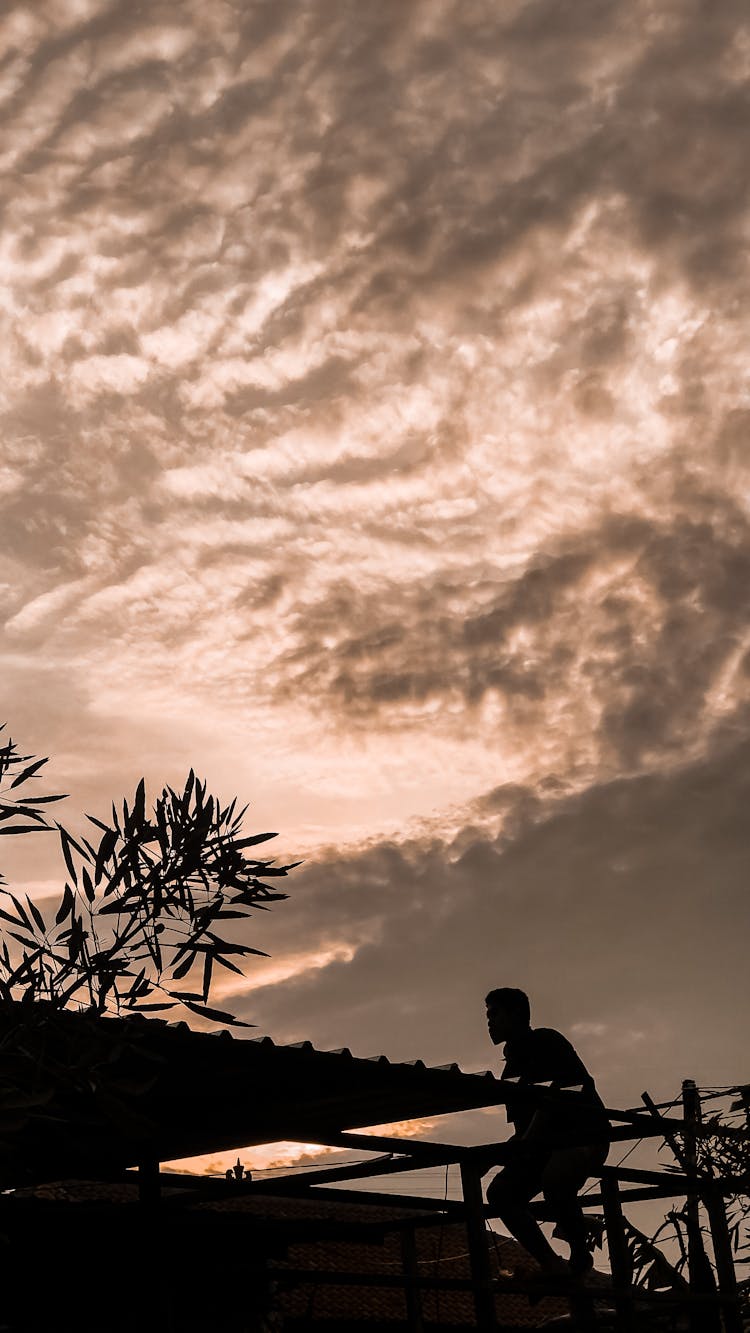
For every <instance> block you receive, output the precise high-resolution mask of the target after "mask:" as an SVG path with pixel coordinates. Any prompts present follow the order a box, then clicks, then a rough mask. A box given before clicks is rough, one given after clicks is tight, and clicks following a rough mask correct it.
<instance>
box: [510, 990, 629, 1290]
mask: <svg viewBox="0 0 750 1333" xmlns="http://www.w3.org/2000/svg"><path fill="white" fill-rule="evenodd" d="M485 1003H486V1005H487V1027H488V1029H489V1034H490V1037H491V1039H492V1041H493V1042H494V1044H495V1045H496V1046H497V1045H499V1044H500V1042H504V1043H505V1050H504V1055H505V1069H504V1070H503V1073H502V1079H503V1080H504V1081H507V1080H508V1079H513V1080H514V1081H515V1087H514V1090H513V1096H512V1098H510V1099H509V1101H508V1103H507V1107H506V1111H507V1116H508V1120H509V1122H510V1123H511V1124H512V1125H513V1129H514V1133H513V1135H512V1137H511V1138H510V1139H509V1140H508V1141H507V1143H506V1144H504V1145H503V1151H502V1155H500V1154H498V1155H497V1156H496V1157H495V1159H494V1161H495V1162H497V1161H498V1160H500V1161H501V1162H503V1163H505V1165H504V1166H503V1170H502V1171H500V1172H498V1174H497V1175H496V1176H495V1177H494V1179H493V1180H492V1181H491V1182H490V1185H489V1187H488V1190H487V1202H488V1203H489V1204H490V1205H491V1206H492V1208H493V1210H494V1212H495V1213H496V1214H497V1215H498V1216H499V1217H500V1219H501V1221H502V1222H504V1224H505V1226H506V1227H507V1228H508V1230H509V1231H510V1233H511V1235H513V1236H515V1238H516V1240H518V1241H519V1242H520V1243H521V1245H523V1247H524V1249H526V1250H528V1252H529V1254H531V1255H532V1256H533V1257H534V1258H535V1259H536V1260H537V1261H538V1262H539V1263H540V1264H541V1265H542V1267H543V1268H544V1269H546V1270H547V1271H548V1272H553V1273H554V1272H561V1271H571V1270H572V1271H573V1272H574V1273H584V1272H586V1271H587V1269H589V1268H590V1267H591V1265H592V1263H593V1260H592V1258H591V1254H590V1252H589V1248H588V1244H587V1230H586V1223H585V1220H584V1216H583V1212H582V1209H581V1205H580V1203H579V1201H578V1191H579V1190H580V1188H581V1186H582V1185H583V1184H584V1182H585V1181H586V1180H587V1179H588V1177H589V1176H593V1175H597V1174H598V1173H599V1172H600V1171H601V1168H602V1167H603V1165H604V1162H605V1161H606V1158H607V1152H608V1150H609V1120H608V1119H607V1114H606V1111H605V1109H604V1104H603V1102H602V1100H601V1097H600V1096H599V1094H598V1092H597V1091H596V1085H595V1083H594V1080H593V1078H592V1077H591V1075H590V1074H589V1072H588V1070H587V1068H586V1066H585V1065H584V1063H583V1061H582V1060H581V1058H580V1056H579V1055H578V1054H577V1053H576V1051H575V1050H574V1048H573V1047H572V1046H571V1044H570V1042H569V1041H568V1040H567V1038H565V1037H563V1035H562V1033H560V1032H556V1031H555V1030H554V1028H532V1026H531V1021H530V1020H531V1015H530V1009H529V1000H528V996H527V995H525V994H524V992H523V991H522V990H515V989H513V988H511V987H505V988H501V989H499V990H493V991H490V993H489V995H488V996H487V998H486V1001H485ZM537 1083H551V1085H552V1086H551V1089H550V1092H551V1093H554V1091H556V1090H558V1091H559V1090H560V1089H563V1088H571V1087H573V1088H578V1089H580V1091H577V1092H567V1093H565V1096H564V1098H563V1097H561V1098H559V1099H558V1100H556V1099H555V1098H554V1097H553V1096H551V1097H550V1099H549V1101H548V1102H547V1103H545V1102H544V1101H542V1103H541V1104H540V1099H539V1093H540V1092H543V1091H544V1090H543V1089H537V1091H536V1096H534V1095H529V1093H530V1089H531V1085H532V1084H537ZM540 1191H542V1192H543V1194H544V1197H545V1200H546V1202H547V1204H548V1206H549V1210H550V1212H551V1214H552V1216H553V1218H554V1221H555V1223H556V1229H555V1235H558V1236H560V1237H561V1238H562V1239H563V1240H566V1241H567V1242H568V1243H569V1245H570V1268H569V1269H568V1266H567V1265H565V1264H564V1261H563V1260H562V1259H561V1257H560V1256H559V1255H558V1254H556V1253H555V1251H554V1250H553V1249H552V1246H551V1245H550V1244H549V1242H548V1241H547V1239H546V1237H545V1235H544V1233H543V1232H542V1230H541V1228H540V1227H539V1224H538V1223H537V1221H536V1219H535V1217H534V1215H533V1213H532V1212H531V1209H530V1208H529V1203H530V1201H531V1199H533V1197H534V1195H535V1194H538V1193H539V1192H540Z"/></svg>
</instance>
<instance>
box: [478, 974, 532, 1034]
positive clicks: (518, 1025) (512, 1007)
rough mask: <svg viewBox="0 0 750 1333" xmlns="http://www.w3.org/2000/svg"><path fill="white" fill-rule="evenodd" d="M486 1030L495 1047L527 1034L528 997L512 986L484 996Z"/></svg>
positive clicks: (502, 987)
mask: <svg viewBox="0 0 750 1333" xmlns="http://www.w3.org/2000/svg"><path fill="white" fill-rule="evenodd" d="M484 1002H485V1004H486V1005H487V1028H488V1031H489V1034H490V1040H491V1041H492V1042H494V1044H495V1046H499V1045H500V1043H501V1042H505V1041H511V1040H512V1039H513V1037H518V1036H520V1035H521V1034H522V1033H524V1032H527V1031H528V1028H529V1024H530V1022H531V1010H530V1007H529V997H528V995H527V994H526V993H525V991H522V990H516V988H515V987H514V986H500V987H499V988H498V989H497V990H491V991H490V993H489V995H487V996H485V1001H484Z"/></svg>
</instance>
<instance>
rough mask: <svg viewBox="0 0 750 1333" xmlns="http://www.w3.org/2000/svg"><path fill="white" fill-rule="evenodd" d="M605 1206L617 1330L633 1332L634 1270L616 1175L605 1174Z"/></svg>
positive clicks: (618, 1331)
mask: <svg viewBox="0 0 750 1333" xmlns="http://www.w3.org/2000/svg"><path fill="white" fill-rule="evenodd" d="M602 1205H603V1208H604V1222H605V1225H606V1228H607V1248H608V1250H609V1266H610V1268H611V1270H612V1283H613V1286H614V1288H615V1327H616V1328H617V1333H633V1331H634V1330H635V1322H634V1316H633V1298H632V1295H631V1290H632V1281H633V1270H632V1265H631V1262H630V1254H629V1252H628V1245H627V1241H626V1239H625V1219H624V1217H623V1215H622V1205H621V1203H620V1189H619V1186H618V1183H617V1177H616V1176H614V1175H603V1176H602Z"/></svg>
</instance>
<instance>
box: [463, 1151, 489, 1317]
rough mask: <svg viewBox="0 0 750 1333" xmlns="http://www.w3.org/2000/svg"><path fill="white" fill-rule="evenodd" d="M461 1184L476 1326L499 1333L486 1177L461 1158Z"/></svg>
mask: <svg viewBox="0 0 750 1333" xmlns="http://www.w3.org/2000/svg"><path fill="white" fill-rule="evenodd" d="M461 1187H462V1190H463V1196H464V1207H465V1209H466V1234H467V1239H468V1242H469V1263H470V1265H471V1276H472V1281H473V1284H474V1309H475V1312H476V1320H477V1323H476V1326H477V1329H479V1330H480V1333H495V1330H496V1329H497V1320H496V1319H495V1297H494V1293H493V1290H492V1282H491V1277H490V1256H489V1247H488V1244H487V1226H486V1223H485V1204H484V1196H483V1194H482V1178H481V1176H480V1175H479V1172H478V1171H477V1170H476V1169H475V1167H473V1166H472V1165H471V1163H470V1162H468V1161H466V1160H464V1161H462V1162H461Z"/></svg>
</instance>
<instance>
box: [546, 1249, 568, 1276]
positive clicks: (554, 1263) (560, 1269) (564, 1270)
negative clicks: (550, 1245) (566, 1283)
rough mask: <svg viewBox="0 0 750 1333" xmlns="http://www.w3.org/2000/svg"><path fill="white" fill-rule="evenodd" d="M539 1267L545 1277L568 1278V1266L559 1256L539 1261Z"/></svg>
mask: <svg viewBox="0 0 750 1333" xmlns="http://www.w3.org/2000/svg"><path fill="white" fill-rule="evenodd" d="M539 1267H540V1268H541V1270H542V1272H543V1273H544V1275H545V1277H570V1264H569V1263H568V1262H567V1261H566V1260H565V1259H563V1257H562V1255H561V1254H551V1255H550V1256H549V1257H548V1258H545V1259H540V1260H539Z"/></svg>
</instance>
